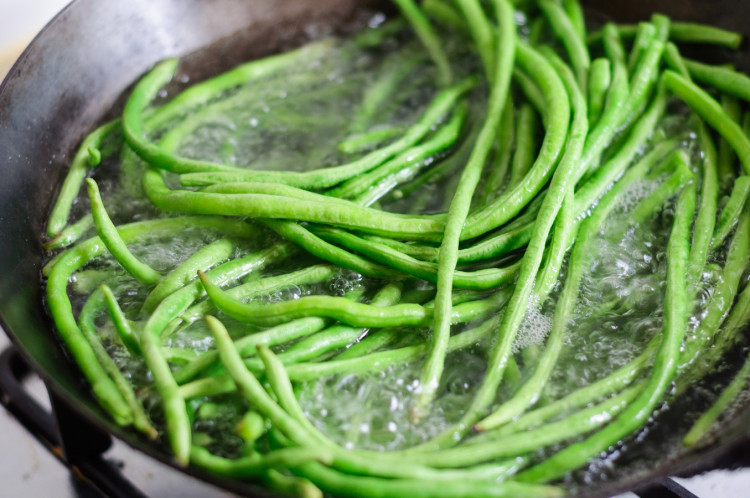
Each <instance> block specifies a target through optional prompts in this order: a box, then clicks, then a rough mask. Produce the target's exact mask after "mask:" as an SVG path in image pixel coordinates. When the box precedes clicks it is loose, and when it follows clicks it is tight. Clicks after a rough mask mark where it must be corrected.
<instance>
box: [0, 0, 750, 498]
mask: <svg viewBox="0 0 750 498" xmlns="http://www.w3.org/2000/svg"><path fill="white" fill-rule="evenodd" d="M584 4H585V5H586V7H587V9H589V10H590V12H592V13H594V14H593V17H592V18H593V19H596V18H614V19H616V20H619V21H623V22H632V21H636V20H640V19H645V18H648V17H649V15H650V14H651V13H652V12H656V11H658V12H663V13H665V14H667V15H670V16H671V17H673V18H674V19H679V20H688V21H697V22H704V23H708V24H714V25H719V26H722V27H725V28H729V29H734V30H737V31H740V32H743V31H745V32H744V34H745V35H747V34H748V33H747V32H746V29H747V28H746V26H745V25H744V21H745V20H746V19H749V18H750V3H746V2H742V1H741V0H734V1H732V0H712V1H706V0H693V1H671V2H670V1H665V0H636V1H630V2H609V1H607V0H591V1H586V2H584ZM378 8H380V9H391V6H390V5H389V4H388V2H377V1H356V0H316V1H315V2H303V1H300V0H262V1H261V0H255V1H253V2H247V1H245V0H213V1H212V2H201V1H200V0H191V1H183V0H159V1H149V0H133V1H131V2H97V1H95V0H78V1H76V2H74V3H73V4H72V5H71V6H70V7H69V8H68V9H66V10H65V11H64V12H63V13H61V14H60V15H59V16H58V17H57V18H56V19H55V20H53V21H52V22H51V23H50V25H49V26H48V27H47V28H46V29H45V31H43V32H42V33H41V34H40V35H39V37H38V38H37V39H36V40H35V41H34V43H33V44H32V45H31V46H30V48H29V49H28V50H27V51H26V52H25V53H24V55H23V56H22V57H21V59H20V60H19V62H18V63H17V65H16V66H15V68H14V69H13V70H12V71H11V73H10V74H9V76H8V78H7V79H6V81H5V82H4V84H3V86H2V88H0V164H2V173H3V182H0V240H2V243H1V244H0V262H2V269H3V271H2V272H0V315H1V316H2V326H3V328H4V329H5V330H6V332H7V333H8V334H9V335H10V336H11V338H12V339H13V340H14V342H15V343H16V344H18V345H19V346H20V349H21V350H22V351H23V353H24V355H25V356H26V357H27V359H29V360H30V361H31V363H32V365H33V366H34V368H35V369H36V370H37V371H38V372H39V373H40V374H41V375H42V377H43V378H44V379H45V380H46V381H47V384H48V385H49V386H50V387H51V388H52V389H53V390H54V391H55V392H56V393H57V394H58V395H60V396H61V397H62V398H63V399H65V400H67V401H68V402H69V403H70V404H71V405H73V406H74V407H75V408H76V409H77V410H78V411H80V412H81V414H82V415H83V416H84V417H86V418H87V419H88V420H89V421H90V422H91V423H92V424H93V425H95V426H97V427H99V428H102V429H104V430H106V431H108V432H111V433H113V434H115V435H117V436H118V437H120V438H122V439H124V440H125V441H126V442H128V443H129V444H131V445H133V446H135V447H137V448H139V449H140V450H142V451H144V452H146V453H148V454H150V455H152V456H154V457H156V458H158V459H160V460H163V461H167V462H169V461H170V459H169V455H168V454H167V453H166V452H165V450H163V449H162V448H159V447H157V446H154V445H151V444H147V443H145V442H144V441H142V440H141V439H140V438H139V437H138V436H136V435H135V433H131V432H128V431H125V430H123V429H121V428H119V427H117V426H116V425H114V424H113V423H112V422H111V421H110V419H109V418H108V417H107V416H106V415H105V414H104V413H103V412H102V411H101V410H100V409H99V407H98V405H97V404H96V402H95V401H94V400H93V398H92V397H91V396H90V394H89V390H88V387H87V385H86V384H85V383H84V382H83V381H82V379H81V376H80V374H79V372H78V371H77V369H76V368H75V367H74V366H73V365H72V363H71V362H69V361H68V360H67V358H66V355H65V353H64V352H63V350H62V349H61V346H60V343H59V342H58V340H57V337H56V334H55V333H54V332H53V329H52V325H51V322H50V320H49V318H48V317H47V315H46V313H45V311H44V307H43V292H42V286H41V285H40V269H41V266H42V264H43V250H42V247H41V242H42V241H41V238H40V234H42V233H43V229H44V222H45V219H46V217H47V214H48V212H49V209H50V206H51V203H52V201H53V200H54V195H55V191H56V188H57V185H58V184H59V182H60V180H61V179H62V177H63V175H64V174H65V172H66V168H67V161H68V159H69V158H70V157H71V155H72V153H73V152H74V147H75V146H76V145H77V143H78V142H79V141H80V139H81V138H82V137H83V136H84V135H85V134H86V132H87V131H88V130H90V129H92V128H93V127H94V125H95V124H96V123H98V122H99V121H102V120H103V119H104V118H105V117H106V114H107V112H109V111H110V109H112V107H113V106H115V107H116V106H117V103H118V102H120V100H118V99H121V95H123V92H124V91H125V90H126V89H127V88H128V87H129V85H131V83H132V82H133V81H134V80H135V79H137V77H138V76H139V75H140V74H142V73H143V72H145V71H146V70H147V69H148V67H150V66H151V65H153V64H154V63H155V62H156V61H158V60H161V59H164V58H166V57H170V56H175V55H180V56H185V55H186V54H190V55H189V56H187V57H186V58H185V59H184V60H183V64H182V69H183V71H184V72H185V73H186V74H188V75H190V79H191V81H193V82H194V81H198V80H201V79H204V78H206V77H208V76H210V75H213V74H217V73H219V72H221V71H223V70H226V69H228V68H230V67H232V66H234V65H236V64H238V63H240V62H242V61H245V60H250V59H253V58H258V57H261V56H264V55H267V54H270V53H274V52H279V51H281V50H284V49H287V48H291V47H294V46H298V45H300V44H302V43H304V42H305V41H307V40H309V39H310V38H311V37H312V38H315V37H320V36H323V35H325V34H328V33H346V32H347V31H350V30H351V29H352V28H353V27H356V26H362V22H363V20H365V19H366V17H365V15H366V12H367V10H368V9H370V11H371V9H378ZM605 16H606V17H605ZM92 26H94V28H92ZM710 54H711V55H712V56H714V57H719V58H722V59H723V58H727V57H729V56H730V54H729V53H728V52H724V51H722V50H717V49H713V48H712V49H711V52H710ZM700 55H701V54H700V53H699V54H698V56H700ZM733 62H735V63H736V64H737V65H738V66H739V67H741V68H744V69H747V68H748V67H750V57H748V53H747V51H746V50H745V51H743V52H742V53H741V54H740V57H739V58H738V59H736V60H734V61H733ZM738 361H740V359H739V358H738ZM680 402H685V403H687V402H689V400H685V399H682V400H677V402H676V404H675V405H674V406H673V407H672V410H671V411H670V412H668V414H667V417H666V418H667V419H670V420H667V421H666V423H664V424H661V425H660V426H658V427H657V429H656V430H654V431H652V433H651V434H649V438H648V443H647V444H646V445H644V446H643V448H639V450H638V451H637V452H633V454H632V455H630V454H627V453H626V455H625V457H624V458H623V459H622V460H621V463H622V464H623V465H624V464H626V463H627V464H633V466H634V467H635V468H636V469H640V470H636V471H633V469H632V468H628V472H627V474H626V475H618V476H617V479H613V480H610V481H608V482H607V483H606V484H603V485H601V486H597V487H596V489H589V490H587V491H586V493H587V494H588V493H589V492H591V493H593V494H594V495H602V496H604V495H610V494H612V493H614V492H616V491H619V490H623V489H628V488H632V487H634V486H636V485H637V484H638V483H642V482H645V481H648V480H653V479H656V478H658V477H660V476H663V475H667V474H669V473H674V472H676V471H678V470H682V469H686V468H688V467H692V468H700V467H702V466H709V465H710V464H711V463H712V462H713V461H714V459H715V458H716V457H717V456H718V455H720V454H721V453H723V452H726V450H727V445H728V444H729V443H732V442H735V441H736V440H738V439H739V438H740V437H742V436H744V434H745V432H746V429H747V428H748V427H750V410H743V411H742V412H740V413H738V414H737V415H736V416H735V417H734V419H733V420H732V422H731V423H729V424H727V427H726V430H725V432H724V433H723V434H722V435H721V436H720V438H719V440H718V441H717V443H716V444H714V445H713V446H711V447H710V448H708V449H706V450H703V451H700V452H693V453H691V454H686V455H672V456H671V457H670V458H664V457H665V456H667V455H668V454H669V451H668V448H674V447H675V444H676V443H677V442H678V440H676V439H675V434H674V432H670V431H667V430H663V429H664V427H670V426H671V425H672V424H679V422H680V421H679V418H678V417H676V415H677V414H679V413H683V410H682V409H681V407H680V406H679V405H680ZM670 414H671V416H670ZM671 419H674V420H671ZM629 458H631V459H636V460H637V462H629V461H628V459H629ZM190 472H191V473H196V474H198V475H199V476H201V477H203V478H207V479H209V480H212V481H214V482H220V483H221V484H222V485H224V486H228V487H230V488H232V489H234V490H235V491H244V492H253V493H257V489H256V488H253V487H252V486H250V485H245V484H241V483H227V482H225V481H221V480H217V479H216V478H213V477H210V476H206V475H205V474H204V473H202V472H199V471H193V470H191V471H190Z"/></svg>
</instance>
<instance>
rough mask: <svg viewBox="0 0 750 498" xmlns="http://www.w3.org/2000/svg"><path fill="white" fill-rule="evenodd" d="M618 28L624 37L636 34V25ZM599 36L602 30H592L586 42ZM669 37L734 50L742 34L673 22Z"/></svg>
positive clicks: (712, 27) (702, 25) (694, 24)
mask: <svg viewBox="0 0 750 498" xmlns="http://www.w3.org/2000/svg"><path fill="white" fill-rule="evenodd" d="M618 29H619V30H620V31H621V32H622V35H623V36H624V37H627V38H632V37H633V36H635V34H636V31H637V26H635V25H632V24H620V25H618ZM601 38H602V32H601V31H594V32H591V33H589V34H588V35H587V36H586V43H587V44H589V45H592V44H594V43H597V42H598V41H599V40H601ZM669 38H670V40H672V41H676V42H680V43H706V44H710V45H719V46H722V47H726V48H730V49H734V50H736V49H737V48H738V47H739V46H740V44H741V43H742V35H741V34H740V33H737V32H734V31H729V30H726V29H722V28H717V27H716V26H709V25H707V24H699V23H689V22H673V23H672V26H671V28H670V31H669Z"/></svg>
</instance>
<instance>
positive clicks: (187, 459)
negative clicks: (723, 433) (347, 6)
mask: <svg viewBox="0 0 750 498" xmlns="http://www.w3.org/2000/svg"><path fill="white" fill-rule="evenodd" d="M394 3H395V4H396V5H397V7H398V9H399V10H400V14H401V17H398V18H395V19H391V20H388V21H387V22H382V15H378V16H376V17H374V18H373V19H377V20H378V23H380V24H378V23H375V22H372V23H371V27H370V28H367V29H365V30H364V32H363V33H362V34H360V35H358V36H356V37H354V38H353V39H351V40H333V39H325V40H318V41H315V42H311V43H309V44H308V45H306V46H304V47H302V48H299V49H296V50H292V51H290V52H287V53H283V54H279V55H274V56H270V57H267V58H264V59H260V60H256V61H251V62H248V63H246V64H243V65H241V66H238V67H237V68H234V69H231V70H230V71H228V72H226V73H224V74H221V75H218V76H216V77H214V78H211V79H208V80H206V81H202V82H200V83H197V84H194V85H192V86H189V87H187V88H181V87H180V85H178V84H176V83H174V82H173V83H171V84H170V81H172V80H173V79H174V78H175V74H176V72H179V68H178V61H177V60H167V61H164V62H162V63H160V64H158V65H157V66H155V67H154V68H153V69H152V70H151V71H150V72H149V73H148V74H146V75H145V76H144V77H143V78H142V79H141V80H140V81H139V82H138V83H137V84H136V85H135V87H134V89H133V90H132V92H131V93H130V95H129V96H128V98H127V102H126V104H125V107H124V110H123V112H122V116H121V117H120V118H119V119H117V120H115V121H112V122H109V123H106V124H104V125H102V126H101V127H99V128H98V129H96V130H95V131H94V132H92V133H91V134H90V135H89V136H88V137H86V138H85V139H84V140H83V142H82V143H81V145H80V148H79V150H78V152H77V153H76V155H75V156H74V158H73V161H72V164H71V167H70V172H69V174H68V176H67V178H66V179H65V182H64V183H63V185H62V187H61V190H60V193H59V195H58V198H57V201H56V203H55V205H54V208H53V210H52V213H51V215H50V219H49V223H48V230H47V236H48V241H47V243H46V247H47V248H48V249H49V250H51V251H57V250H60V249H61V250H60V251H59V252H58V253H57V254H54V255H52V257H51V260H50V261H49V263H48V264H47V266H46V267H45V269H44V274H45V276H46V278H47V283H46V285H47V305H48V308H49V311H50V314H51V316H52V318H53V320H54V322H55V324H56V326H57V329H58V331H59V333H60V335H61V337H62V339H63V341H64V342H65V344H66V346H67V347H68V350H69V352H70V354H71V356H72V357H73V359H74V360H75V361H76V362H77V364H78V365H79V367H80V368H81V371H82V373H83V374H84V376H85V377H86V379H87V381H88V382H89V383H90V384H91V388H92V391H93V394H94V395H95V396H96V398H97V399H98V400H99V402H100V404H101V406H102V407H103V408H104V409H105V410H106V411H107V412H108V413H109V414H110V415H111V417H112V418H113V419H114V420H115V421H116V422H117V423H118V424H122V425H132V426H133V427H134V428H135V429H137V430H138V431H140V432H142V433H143V434H144V435H146V436H147V437H150V438H154V439H157V438H163V439H164V440H165V442H166V444H167V445H168V446H169V448H170V449H171V451H172V452H173V454H174V457H175V459H176V461H177V462H179V463H180V464H182V465H188V464H190V465H195V466H199V467H203V468H205V469H208V470H210V471H211V472H214V473H216V474H219V475H223V476H227V477H232V478H239V479H250V480H256V481H259V482H262V483H263V484H264V485H265V486H267V487H269V488H270V489H274V490H276V491H278V492H280V493H285V494H293V495H304V496H320V495H321V494H322V493H330V494H332V495H341V496H402V495H403V496H519V495H522V496H537V495H539V496H557V495H560V494H563V493H564V492H565V488H564V487H562V486H561V485H560V482H561V480H562V479H563V478H564V477H565V476H566V475H568V474H569V473H571V472H572V471H575V470H576V469H580V468H583V467H585V466H586V465H587V464H590V463H592V461H594V460H596V459H598V458H602V456H603V455H606V454H607V452H612V451H614V450H615V448H616V447H617V446H618V445H620V444H622V443H623V441H629V440H632V439H633V438H635V437H636V436H637V435H638V434H639V431H641V429H643V428H644V426H645V425H646V424H647V422H648V421H649V419H650V418H651V417H652V415H653V414H654V412H656V411H657V410H659V409H660V408H661V407H662V406H663V404H664V403H665V402H671V400H673V399H675V398H676V397H678V396H680V395H681V394H682V391H683V390H685V389H686V387H687V386H689V385H691V384H694V383H696V382H699V381H700V379H701V378H702V377H703V376H704V374H705V373H706V372H707V371H712V370H713V369H715V368H717V365H720V364H721V359H722V357H723V355H724V353H725V352H727V351H729V350H730V349H731V348H734V347H736V345H737V344H739V343H740V342H741V341H742V336H741V333H740V332H741V330H742V328H743V327H745V326H746V325H747V323H748V322H750V286H748V282H747V280H748V279H747V271H748V267H749V265H748V263H749V261H750V202H748V196H749V194H750V180H749V178H750V139H748V134H747V128H748V125H750V119H748V115H749V114H750V113H749V112H748V111H745V114H744V117H743V104H742V101H748V100H750V78H748V77H747V76H745V75H743V74H741V73H738V72H735V71H734V70H733V69H731V68H727V67H716V66H710V65H707V64H704V63H702V62H698V61H692V60H689V59H686V58H683V57H682V55H681V53H680V47H682V45H683V44H690V43H701V44H714V45H720V46H725V47H730V48H737V46H738V45H739V42H740V37H739V35H737V34H735V33H731V32H728V31H724V30H722V29H719V28H714V27H709V26H702V25H696V24H689V23H680V22H672V21H671V20H670V19H668V18H666V17H665V16H662V15H659V14H655V15H654V16H653V17H652V18H651V19H650V20H649V21H644V22H642V23H640V24H638V25H637V26H631V25H627V26H625V25H617V24H614V23H607V24H605V25H604V26H602V27H601V29H600V30H598V31H593V32H587V29H586V26H585V20H584V15H583V11H582V9H581V6H580V5H579V3H578V2H577V1H576V0H563V1H556V0H538V1H528V2H515V4H514V3H512V2H510V1H509V0H492V1H489V2H480V1H479V0H453V1H449V0H425V1H424V2H422V3H421V4H419V5H418V4H417V3H415V2H414V1H413V0H394ZM519 23H520V24H519ZM376 24H377V26H376ZM372 26H375V27H372ZM438 33H442V34H441V35H440V36H438ZM676 43H679V44H680V45H679V46H678V45H677V44H676ZM165 85H168V86H167V87H166V88H167V90H165V92H166V93H167V95H168V97H167V98H166V99H164V98H163V95H161V93H162V91H163V88H164V87H165ZM157 97H159V98H158V99H157ZM155 99H156V100H157V101H158V102H159V104H155V105H153V104H152V102H154V101H155ZM743 125H744V128H743ZM100 164H101V165H100ZM95 167H96V169H94V168H95ZM87 177H90V178H87ZM84 180H85V183H86V189H85V192H86V194H87V195H84V196H82V197H81V199H78V197H79V191H80V190H81V188H82V186H83V185H82V184H83V183H84ZM99 184H103V185H106V188H103V190H102V192H100V190H99ZM105 206H106V208H105ZM94 231H95V234H94V233H91V232H94ZM86 237H90V238H86ZM644 247H645V248H647V249H644ZM167 256H168V257H167ZM628 258H631V259H630V260H629V261H630V263H628ZM638 258H640V259H641V261H638ZM634 289H635V290H634ZM540 324H541V325H540ZM644 324H645V325H644ZM608 329H611V330H615V331H616V332H617V333H612V332H611V330H608ZM607 344H610V345H613V344H614V345H616V346H617V347H619V348H620V349H621V351H620V350H617V349H616V347H615V346H607ZM606 348H609V349H606ZM747 365H750V360H749V362H748V363H747ZM748 368H750V367H748V366H744V367H742V368H741V369H740V370H739V371H738V372H737V373H736V378H735V380H734V381H732V383H731V384H730V385H729V386H728V388H727V390H726V391H725V392H724V393H723V394H721V396H719V397H718V399H717V400H716V403H715V405H714V406H712V407H711V408H710V409H709V410H708V411H706V412H705V414H703V415H702V416H700V418H699V417H698V415H699V414H697V413H696V414H694V415H693V418H696V419H697V422H696V424H695V426H694V427H693V428H692V429H691V430H690V431H689V433H687V435H686V437H685V439H684V444H685V445H687V446H690V445H695V444H698V443H702V442H705V441H707V439H708V438H707V436H708V435H709V434H710V432H711V431H712V430H713V428H714V427H715V425H716V422H717V420H718V419H720V418H721V417H722V413H723V412H724V411H725V410H726V409H728V408H730V407H731V406H732V405H733V404H735V403H736V402H735V398H736V397H737V395H738V393H739V392H741V391H742V390H743V389H744V386H745V382H746V380H747V374H748ZM579 370H582V371H583V373H579V372H578V371H579ZM732 373H733V374H734V373H735V372H732ZM672 385H675V386H676V387H677V388H676V389H671V388H670V386H672ZM347 390H349V391H352V392H349V393H348V394H347V392H348V391H347ZM386 395H387V396H389V397H390V398H388V401H386V402H385V403H384V404H385V405H386V406H387V405H389V404H390V407H386V408H383V407H380V408H376V406H375V405H379V404H383V403H381V401H383V400H384V399H385V398H383V396H386ZM337 403H338V404H337ZM146 407H148V409H147V408H146ZM329 409H330V410H329ZM368 410H375V411H376V412H377V413H375V415H369V414H368ZM378 410H379V411H378ZM329 411H333V412H337V413H333V414H331V413H329ZM384 413H385V415H384ZM389 417H390V418H389ZM378 420H379V422H378ZM657 423H658V422H657ZM378 424H379V425H378ZM373 431H374V432H376V434H370V433H371V432H373ZM367 435H369V436H367ZM361 439H363V440H361ZM628 444H630V443H628ZM631 451H632V450H631ZM566 482H568V483H570V481H566ZM569 485H570V484H569Z"/></svg>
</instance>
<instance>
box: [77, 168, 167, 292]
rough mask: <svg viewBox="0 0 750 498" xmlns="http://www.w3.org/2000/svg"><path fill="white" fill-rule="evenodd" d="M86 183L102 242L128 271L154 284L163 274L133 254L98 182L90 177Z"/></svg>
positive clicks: (137, 277) (145, 282)
mask: <svg viewBox="0 0 750 498" xmlns="http://www.w3.org/2000/svg"><path fill="white" fill-rule="evenodd" d="M86 183H87V185H88V191H89V199H90V200H91V214H92V215H93V216H94V225H95V226H96V232H97V233H98V234H99V238H100V239H101V240H102V242H104V245H106V246H107V249H108V250H109V252H110V253H112V256H114V258H115V259H116V260H117V262H118V263H120V264H121V265H122V267H123V268H125V270H126V271H127V272H128V273H130V274H131V275H133V277H135V278H136V279H138V280H139V281H141V282H143V283H144V284H146V285H152V284H155V283H156V282H158V281H159V280H161V274H159V272H157V271H156V270H154V269H153V268H151V267H150V266H148V265H147V264H145V263H143V262H141V261H139V260H138V259H137V258H136V257H135V256H133V254H132V253H131V252H130V250H128V248H127V246H126V245H125V242H124V241H123V240H122V239H121V238H120V235H119V234H118V233H117V228H116V227H115V225H114V223H112V220H110V218H109V215H108V214H107V211H106V210H105V209H104V205H103V204H102V198H101V196H100V195H99V187H98V186H97V185H96V182H95V181H94V180H92V179H90V178H89V179H87V180H86Z"/></svg>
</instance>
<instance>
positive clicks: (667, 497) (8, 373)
mask: <svg viewBox="0 0 750 498" xmlns="http://www.w3.org/2000/svg"><path fill="white" fill-rule="evenodd" d="M31 374H32V371H31V368H30V367H29V365H28V363H26V361H25V360H24V359H23V357H21V355H20V354H19V353H18V351H16V349H15V348H13V347H10V348H8V349H6V350H5V351H4V352H3V353H2V354H0V402H1V403H2V404H3V405H4V406H5V408H6V409H7V410H8V411H9V412H10V413H11V414H12V415H13V416H14V417H15V418H16V419H17V420H18V421H19V422H20V423H21V424H22V425H23V426H24V427H25V428H26V430H27V431H28V432H29V433H30V434H31V435H33V436H34V437H35V438H36V439H37V440H38V441H39V442H40V443H41V444H42V445H43V446H44V447H45V448H46V449H47V450H48V451H49V452H50V453H52V454H53V455H54V456H55V457H56V458H57V459H58V460H59V461H60V463H61V464H62V465H65V466H66V467H67V468H68V469H69V470H70V472H71V473H72V474H73V476H75V477H76V478H77V479H78V480H79V481H80V482H81V483H82V484H84V485H85V486H87V487H89V488H90V489H91V490H94V491H96V492H98V493H99V494H100V495H101V496H104V497H111V498H148V497H147V496H146V495H145V494H143V493H142V492H141V491H139V490H138V488H136V487H135V485H134V484H133V483H132V482H130V481H129V480H128V479H127V478H126V477H125V476H124V475H123V473H122V472H121V471H120V469H119V468H118V467H117V466H116V465H114V464H113V463H111V462H108V461H107V460H106V459H105V458H104V457H103V454H104V452H106V451H107V450H108V449H109V447H110V446H111V445H112V437H111V436H110V435H108V434H105V433H103V432H101V431H99V430H96V429H94V428H92V427H91V425H90V424H88V423H87V422H86V421H85V420H83V419H82V418H81V417H80V415H78V414H77V413H75V411H74V410H72V409H71V408H70V407H69V406H68V405H67V403H65V402H64V401H63V400H62V399H60V398H59V397H57V396H56V395H55V394H54V392H53V391H52V390H50V389H47V393H48V395H49V398H50V402H51V405H52V410H51V412H50V411H47V410H45V409H44V408H43V407H42V406H40V405H39V403H37V402H36V401H35V400H34V398H33V397H32V396H31V394H30V393H29V392H28V390H27V389H26V388H25V386H24V384H23V381H24V379H26V378H27V377H29V376H30V375H31ZM632 492H633V493H634V494H635V495H637V496H639V497H640V498H698V497H697V496H696V495H694V494H693V493H691V492H690V491H688V490H687V489H685V488H684V487H682V486H680V485H679V484H678V483H677V482H675V481H673V480H672V479H669V478H667V479H663V480H661V481H658V482H656V483H653V484H649V485H648V486H646V487H644V488H639V489H636V490H633V491H632Z"/></svg>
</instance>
